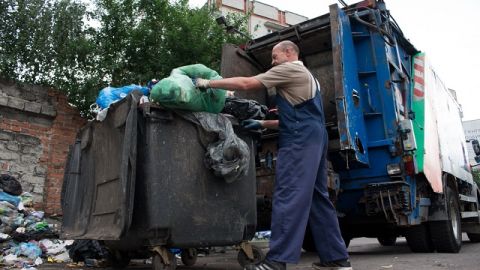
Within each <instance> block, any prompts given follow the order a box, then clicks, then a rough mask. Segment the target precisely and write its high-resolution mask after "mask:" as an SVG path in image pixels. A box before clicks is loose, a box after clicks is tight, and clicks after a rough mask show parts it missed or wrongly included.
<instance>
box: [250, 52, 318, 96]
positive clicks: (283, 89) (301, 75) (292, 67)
mask: <svg viewBox="0 0 480 270" xmlns="http://www.w3.org/2000/svg"><path fill="white" fill-rule="evenodd" d="M255 78H256V79H257V80H259V81H260V82H261V83H262V84H263V85H264V86H265V87H266V88H267V89H269V88H272V87H275V88H276V90H277V94H279V95H280V96H282V97H283V98H284V99H286V100H287V101H288V102H290V104H292V105H296V104H300V103H302V102H304V101H307V100H309V99H311V98H312V97H313V95H314V93H315V92H314V90H316V89H312V87H315V84H312V83H313V82H312V76H311V75H310V72H309V71H308V69H307V68H306V67H305V66H304V65H303V63H302V62H301V61H294V62H286V63H283V64H280V65H278V66H274V67H272V68H271V69H270V70H269V71H267V72H265V73H261V74H258V75H257V76H255Z"/></svg>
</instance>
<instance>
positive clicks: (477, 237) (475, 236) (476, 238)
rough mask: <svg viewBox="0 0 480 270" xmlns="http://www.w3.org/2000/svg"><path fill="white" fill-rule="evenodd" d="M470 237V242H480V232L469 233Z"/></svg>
mask: <svg viewBox="0 0 480 270" xmlns="http://www.w3.org/2000/svg"><path fill="white" fill-rule="evenodd" d="M467 236H468V239H470V242H472V243H478V242H480V233H467Z"/></svg>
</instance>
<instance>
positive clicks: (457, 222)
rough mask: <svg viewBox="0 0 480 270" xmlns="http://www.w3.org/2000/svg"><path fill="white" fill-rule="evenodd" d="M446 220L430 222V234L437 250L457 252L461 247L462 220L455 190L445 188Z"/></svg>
mask: <svg viewBox="0 0 480 270" xmlns="http://www.w3.org/2000/svg"><path fill="white" fill-rule="evenodd" d="M445 194H446V203H447V207H446V208H447V218H448V219H447V220H441V221H432V222H430V235H431V237H432V241H433V244H434V246H435V249H436V250H437V251H438V252H446V253H458V252H459V251H460V248H461V247H462V228H461V225H462V220H461V218H460V206H459V203H458V196H457V194H456V192H455V191H454V190H453V189H452V188H451V187H449V186H447V188H446V192H445Z"/></svg>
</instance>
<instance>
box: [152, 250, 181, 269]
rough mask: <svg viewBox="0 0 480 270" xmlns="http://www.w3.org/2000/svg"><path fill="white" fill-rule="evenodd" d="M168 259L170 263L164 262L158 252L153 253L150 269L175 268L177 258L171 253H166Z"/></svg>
mask: <svg viewBox="0 0 480 270" xmlns="http://www.w3.org/2000/svg"><path fill="white" fill-rule="evenodd" d="M168 259H169V260H170V264H168V265H167V264H165V262H164V261H163V259H162V256H160V254H155V255H153V258H152V270H175V269H176V268H177V259H176V258H175V255H173V254H172V253H170V252H169V253H168Z"/></svg>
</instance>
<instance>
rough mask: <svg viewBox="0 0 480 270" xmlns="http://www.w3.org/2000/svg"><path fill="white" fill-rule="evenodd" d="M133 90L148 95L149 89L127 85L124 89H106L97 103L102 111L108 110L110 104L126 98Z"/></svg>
mask: <svg viewBox="0 0 480 270" xmlns="http://www.w3.org/2000/svg"><path fill="white" fill-rule="evenodd" d="M133 90H139V91H140V92H142V94H144V95H148V92H149V89H148V87H145V86H140V85H135V84H131V85H126V86H122V87H118V88H116V87H111V86H108V87H105V88H103V89H102V90H100V93H99V94H98V97H97V100H96V101H95V102H96V103H97V104H98V106H100V108H101V109H105V108H108V106H110V104H112V103H114V102H117V101H119V100H121V99H123V98H125V97H126V96H127V95H128V94H129V93H130V92H132V91H133Z"/></svg>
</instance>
